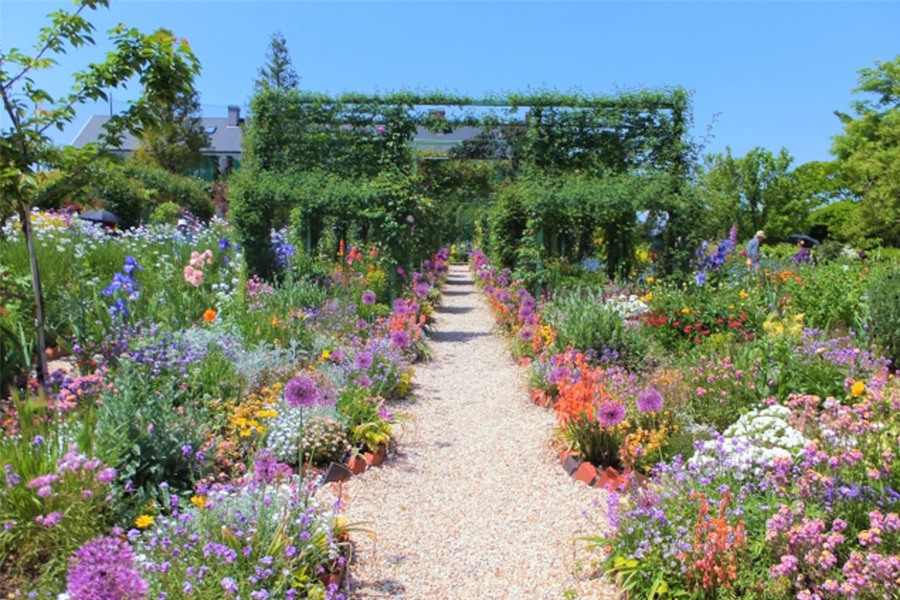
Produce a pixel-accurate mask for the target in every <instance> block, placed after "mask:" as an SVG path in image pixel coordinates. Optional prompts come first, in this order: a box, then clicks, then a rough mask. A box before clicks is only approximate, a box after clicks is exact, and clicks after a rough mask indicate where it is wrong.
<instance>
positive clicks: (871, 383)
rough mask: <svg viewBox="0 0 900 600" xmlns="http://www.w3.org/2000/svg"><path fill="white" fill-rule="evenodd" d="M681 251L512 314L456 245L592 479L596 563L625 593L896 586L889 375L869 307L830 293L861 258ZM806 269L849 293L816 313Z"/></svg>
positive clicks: (871, 590) (488, 267)
mask: <svg viewBox="0 0 900 600" xmlns="http://www.w3.org/2000/svg"><path fill="white" fill-rule="evenodd" d="M701 252H703V249H701ZM697 264H698V270H697V274H696V275H697V276H696V277H694V278H693V281H692V282H691V283H690V284H688V285H687V286H682V285H678V286H668V285H666V283H665V282H664V281H660V280H659V279H658V278H654V277H652V276H645V277H643V278H642V284H641V283H639V287H638V288H637V289H635V288H633V287H632V288H630V289H632V290H635V292H633V293H630V294H626V293H625V292H623V291H621V290H617V289H615V288H613V289H605V290H577V289H576V290H575V291H574V292H568V293H561V294H557V295H556V296H554V297H552V298H544V300H543V301H542V302H535V303H533V304H532V303H531V302H530V301H529V303H528V306H527V307H526V308H525V310H524V311H522V313H521V314H520V311H521V310H522V306H523V299H526V298H531V296H530V295H529V294H527V293H525V294H522V295H520V293H521V292H519V290H520V286H521V283H520V282H519V281H517V280H516V276H515V274H514V273H511V272H509V271H503V270H500V269H497V268H495V267H494V266H493V265H492V264H491V262H490V260H489V259H488V258H487V257H486V256H485V255H484V254H483V253H481V252H479V251H475V252H473V254H472V267H473V270H474V272H475V274H476V281H477V282H479V284H480V285H481V286H482V288H483V290H484V292H485V294H486V296H487V298H488V300H489V302H490V304H491V307H492V310H493V311H494V315H495V317H496V319H497V323H498V326H499V327H500V328H501V330H503V331H505V332H507V333H508V334H509V335H510V349H511V351H512V353H513V355H514V356H525V357H527V358H528V369H529V372H530V377H531V383H532V387H533V392H532V400H533V401H534V402H535V404H539V405H541V406H546V407H547V408H550V409H552V410H553V411H554V412H555V414H556V417H557V421H558V423H559V428H558V432H557V435H556V436H555V440H556V443H557V444H558V445H559V447H560V450H561V455H560V458H561V462H563V465H564V468H566V470H567V471H569V472H570V474H571V475H573V477H574V478H575V479H577V480H580V481H583V482H584V483H586V484H589V485H591V484H593V485H595V486H598V485H599V487H604V488H607V489H608V490H610V492H609V493H608V496H607V497H606V498H605V502H606V506H607V510H606V515H605V517H606V518H605V519H604V520H603V521H602V522H598V523H597V530H598V533H597V535H595V536H590V537H588V538H585V541H586V542H587V543H588V545H589V547H590V548H592V549H594V550H595V551H596V552H597V553H598V554H597V557H598V563H599V565H600V572H601V573H603V574H604V575H605V576H607V577H609V578H611V579H612V580H613V581H616V582H618V583H619V584H620V585H621V586H622V588H623V589H624V590H627V591H628V592H629V594H630V595H632V596H634V597H642V598H643V597H658V598H669V597H679V596H690V597H698V598H714V597H715V598H760V599H762V598H785V599H786V598H798V599H813V598H818V599H823V600H824V599H827V598H873V599H874V598H879V599H880V598H893V597H898V596H900V589H898V588H900V585H898V581H900V579H898V575H900V536H898V534H897V532H898V530H900V518H898V516H897V515H898V513H900V480H897V477H898V476H897V468H896V465H894V461H895V460H896V457H897V455H898V452H900V424H898V421H897V416H896V415H897V409H898V408H900V382H898V380H897V379H896V378H895V377H894V376H893V375H892V374H891V372H890V371H889V367H890V361H889V360H887V359H886V358H884V357H883V356H882V354H881V352H882V351H883V350H884V348H883V347H881V346H878V345H876V343H877V338H874V337H870V335H869V332H870V331H871V330H873V329H874V330H876V331H878V330H881V331H884V330H885V324H883V323H874V322H870V321H867V320H865V318H864V316H862V315H860V316H854V315H852V314H851V313H850V312H847V311H846V310H845V307H847V306H850V305H852V303H854V302H856V303H857V305H864V304H865V302H866V298H865V296H863V295H862V294H863V292H864V291H865V289H864V288H860V287H859V286H858V285H857V282H858V281H860V280H863V279H864V278H865V275H866V274H868V273H869V269H870V267H869V266H868V265H865V264H862V265H851V266H850V267H849V268H851V269H852V270H853V271H852V273H851V275H850V276H849V277H845V278H844V279H845V281H844V282H840V281H837V280H835V279H833V278H832V275H833V274H834V273H835V271H836V270H837V269H838V268H839V267H838V266H837V265H835V266H833V267H828V266H824V267H823V266H818V267H810V266H805V265H793V266H792V267H791V268H790V269H784V268H781V267H775V266H774V265H773V266H771V267H770V268H769V269H768V270H767V269H766V268H765V266H764V267H762V268H761V269H760V270H759V271H758V272H757V271H756V270H755V269H748V268H746V267H744V266H742V265H741V263H740V261H739V259H737V258H732V257H731V255H730V249H729V245H728V244H727V243H725V244H723V245H719V246H718V247H717V249H716V250H715V251H714V252H713V253H712V254H710V255H708V256H707V255H706V254H705V252H704V253H703V257H701V260H698V263H697ZM840 268H842V270H845V269H846V268H848V266H847V265H841V267H840ZM875 268H877V269H881V270H882V274H881V275H876V278H878V279H879V280H881V279H880V278H884V277H885V273H886V274H887V277H890V275H889V273H890V272H891V269H896V267H895V266H894V267H891V266H889V265H881V266H876V267H875ZM826 282H827V283H829V284H831V285H844V286H845V287H844V289H845V293H846V294H849V298H847V299H841V300H840V302H839V303H836V304H834V305H833V308H834V309H835V312H832V313H829V312H827V311H826V307H824V306H823V305H821V304H820V303H818V301H817V300H815V299H814V298H813V297H812V296H810V295H808V294H807V292H806V290H807V288H808V286H810V285H814V284H818V285H821V284H825V283H826ZM878 285H881V284H878ZM641 288H643V289H641ZM821 293H822V294H823V295H825V296H827V297H833V296H834V293H833V292H832V291H830V290H827V289H826V290H822V292H821ZM854 294H855V295H854ZM638 302H639V303H640V304H638ZM623 304H624V305H626V306H628V309H626V310H622V309H621V306H622V305H623ZM847 315H849V316H847ZM835 317H837V318H838V319H840V320H839V321H835V320H832V319H834V318H835ZM526 319H527V320H526ZM835 323H838V324H839V325H840V326H841V328H840V329H837V330H835V329H834V327H833V326H834V324H835ZM527 328H532V329H534V330H535V331H536V332H537V331H539V332H540V336H539V340H538V342H536V343H534V344H532V343H528V344H524V343H523V338H522V335H521V333H520V332H521V331H523V330H525V329H527ZM526 337H527V336H526ZM531 339H534V338H530V340H531ZM882 339H884V338H882ZM610 467H612V468H614V469H616V470H618V471H622V472H624V473H625V475H624V478H622V479H619V478H616V477H612V476H609V475H607V476H606V477H605V478H604V479H603V480H602V481H601V477H602V476H603V475H604V474H607V473H613V474H615V472H614V471H610V472H607V471H606V470H607V469H608V468H610ZM643 475H646V477H644V476H643ZM600 501H601V502H602V501H604V499H601V500H600Z"/></svg>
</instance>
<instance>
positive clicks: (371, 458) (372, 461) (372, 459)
mask: <svg viewBox="0 0 900 600" xmlns="http://www.w3.org/2000/svg"><path fill="white" fill-rule="evenodd" d="M386 454H387V450H386V449H385V447H384V446H378V450H377V451H375V452H366V453H365V454H363V456H364V457H365V459H366V464H367V465H369V466H370V467H377V466H378V465H380V464H381V463H383V462H384V457H385V455H386Z"/></svg>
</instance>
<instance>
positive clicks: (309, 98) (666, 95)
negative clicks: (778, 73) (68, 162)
mask: <svg viewBox="0 0 900 600" xmlns="http://www.w3.org/2000/svg"><path fill="white" fill-rule="evenodd" d="M437 107H441V108H449V109H454V110H451V111H446V112H444V113H443V114H441V115H440V116H439V115H438V114H437V113H436V112H435V110H434V109H435V108H437ZM522 109H526V112H525V114H524V115H523V114H522ZM448 112H449V114H448ZM454 112H455V113H458V114H454ZM250 113H251V116H250V125H249V127H248V129H247V133H246V135H245V137H244V150H245V158H246V160H245V169H249V170H250V172H251V173H253V175H252V176H249V174H248V173H244V175H245V176H244V177H240V178H238V179H237V181H236V183H237V185H236V186H235V188H236V189H235V199H234V200H233V212H232V214H233V216H234V218H235V222H236V224H237V225H238V228H239V230H240V232H241V237H242V238H243V239H242V241H243V243H244V244H245V246H247V248H248V260H249V261H250V262H252V263H254V265H253V267H252V268H253V269H254V270H255V271H257V272H260V273H261V274H266V273H267V272H268V271H269V269H270V267H269V266H266V265H271V256H270V251H269V250H268V249H267V248H266V244H267V242H268V231H269V229H270V228H271V226H272V225H273V224H275V223H276V221H278V222H280V223H283V222H285V221H286V218H285V217H286V210H285V209H287V210H288V211H289V210H290V208H292V207H299V210H300V211H301V213H302V214H303V216H304V220H305V221H306V223H307V225H306V227H310V226H312V224H313V223H323V222H324V220H325V219H328V218H331V217H334V218H339V219H346V218H347V215H346V214H345V212H346V211H345V208H346V206H344V205H345V204H348V203H341V202H333V201H330V202H311V199H310V197H309V187H308V186H306V185H300V180H302V179H303V178H304V177H305V176H307V175H312V174H313V173H330V174H332V175H335V176H337V177H339V178H344V179H348V180H353V181H357V182H365V181H372V180H374V179H375V178H377V177H379V176H380V175H382V174H385V173H386V172H395V173H397V174H403V175H407V176H409V175H411V173H414V172H415V164H416V161H415V155H414V153H413V150H412V142H413V139H414V137H415V135H416V133H417V131H418V127H424V128H426V129H427V130H429V131H432V132H438V131H442V130H444V131H446V130H448V129H453V128H458V127H462V126H469V127H478V128H481V129H482V131H484V132H499V133H500V135H499V136H495V140H496V141H495V142H489V143H496V144H497V145H499V146H505V145H507V144H509V143H510V142H509V141H508V140H506V139H504V136H503V133H504V131H510V128H512V127H513V126H517V127H518V128H519V129H520V130H521V129H522V128H523V127H524V132H525V133H524V135H521V136H519V137H518V139H516V140H515V144H516V148H515V151H516V152H517V154H518V157H519V159H520V162H521V164H522V166H523V167H524V168H525V169H526V170H534V171H542V172H549V173H567V172H568V173H571V172H585V173H594V174H596V175H598V176H599V175H602V174H610V173H612V174H616V173H618V174H621V173H628V172H635V171H645V172H647V171H654V172H664V173H666V174H668V175H670V176H673V177H672V178H671V181H673V182H674V183H673V185H675V186H680V182H682V181H684V179H685V178H686V174H687V170H688V163H689V152H690V144H689V142H688V140H687V130H688V128H689V126H690V118H691V117H690V93H689V92H687V91H685V90H683V89H682V88H680V87H676V88H663V89H659V90H640V91H633V92H622V93H620V94H618V95H616V96H604V95H595V94H583V93H580V92H569V93H559V92H555V91H548V90H539V91H528V92H525V93H509V94H503V95H488V96H486V97H484V98H482V99H476V98H472V97H469V96H462V95H456V94H450V93H446V92H427V93H423V92H412V91H400V92H389V93H384V94H360V93H344V94H339V95H336V96H331V95H327V94H319V93H311V92H300V91H296V90H289V91H283V90H265V91H262V92H260V93H258V94H256V96H254V98H253V99H252V101H251V110H250ZM496 138H499V139H496ZM504 153H505V151H504ZM272 176H274V177H276V178H277V179H278V180H279V181H277V182H275V181H273V182H267V178H269V177H272ZM289 180H292V181H294V182H296V184H291V183H289V182H288V181H289ZM241 182H244V183H243V184H242V183H241ZM251 186H252V187H254V188H255V189H252V190H251V189H250V187H251ZM406 187H407V188H408V189H409V193H410V194H415V193H416V192H415V189H414V186H413V187H410V186H406ZM270 188H271V191H272V193H269V192H268V191H266V190H267V189H270ZM393 189H394V190H395V191H396V190H397V188H396V187H395V188H393ZM301 190H302V191H301ZM355 196H356V195H355ZM365 196H366V197H367V198H368V200H367V201H369V202H371V205H370V206H365V207H362V206H359V205H358V202H359V198H354V199H353V200H354V201H353V202H350V203H349V204H352V205H355V206H356V207H358V208H359V209H360V211H359V215H360V216H359V218H360V219H366V220H369V221H372V220H373V219H374V220H376V221H379V222H381V223H382V224H384V221H385V215H384V214H382V213H385V212H386V213H391V206H392V205H393V204H394V203H395V202H396V201H397V198H398V197H397V196H396V194H394V193H392V194H391V195H390V197H391V200H390V201H389V202H388V201H387V200H385V202H386V203H385V205H384V206H380V203H381V200H382V199H383V198H382V197H381V195H380V194H371V195H370V194H366V195H365ZM286 205H287V206H286ZM300 205H303V206H302V207H301V206H300ZM332 209H334V210H338V211H339V212H340V213H341V214H331V213H332V212H333V210H332ZM279 215H280V216H279ZM394 216H395V217H397V218H400V217H399V216H398V215H394ZM273 219H274V220H273ZM308 237H311V238H314V237H316V236H315V235H312V236H309V235H308ZM254 245H256V246H259V248H257V249H255V250H254V249H253V248H252V246H254ZM254 253H256V254H258V256H257V257H256V258H251V255H253V254H254Z"/></svg>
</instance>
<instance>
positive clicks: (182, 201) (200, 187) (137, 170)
mask: <svg viewBox="0 0 900 600" xmlns="http://www.w3.org/2000/svg"><path fill="white" fill-rule="evenodd" d="M122 171H123V173H125V175H127V176H128V177H131V178H132V179H135V180H137V181H140V182H141V184H143V186H144V187H145V188H146V189H147V190H149V191H150V193H151V194H152V198H153V200H152V204H153V205H154V206H158V205H160V204H165V203H166V202H174V203H175V204H177V205H178V206H179V207H181V208H184V209H187V210H189V211H190V212H191V214H192V215H194V216H195V217H196V218H198V219H200V220H201V221H209V220H210V219H212V217H213V215H214V214H215V208H214V207H213V203H212V200H211V199H210V197H209V194H207V192H206V188H205V186H204V183H203V181H201V180H199V179H196V178H193V177H185V176H182V175H175V174H173V173H169V172H168V171H165V170H163V169H160V168H158V167H153V166H148V165H141V164H138V163H134V162H131V163H128V164H126V165H125V166H124V167H122Z"/></svg>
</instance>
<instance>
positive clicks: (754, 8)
mask: <svg viewBox="0 0 900 600" xmlns="http://www.w3.org/2000/svg"><path fill="white" fill-rule="evenodd" d="M71 7H72V4H71V2H62V1H58V0H56V1H53V0H0V44H2V47H3V50H4V51H6V50H8V49H9V48H11V47H18V48H22V49H27V48H30V47H32V46H33V45H34V43H35V41H36V40H37V36H38V32H39V29H40V28H41V27H42V26H44V25H45V24H46V23H47V22H48V21H47V19H46V15H47V14H48V13H50V12H53V11H55V10H58V9H59V8H65V9H67V10H69V9H70V8H71ZM89 20H91V22H92V23H94V25H95V26H96V27H97V31H98V33H97V35H96V36H95V39H96V40H97V42H98V44H97V46H96V47H95V48H92V49H80V50H75V51H72V52H70V53H69V54H68V55H66V56H62V57H61V58H60V66H59V67H57V68H54V69H52V71H50V72H46V73H43V74H41V76H40V77H38V78H37V81H38V83H40V84H42V85H44V86H45V87H46V88H47V89H48V90H50V91H51V92H53V93H57V94H60V93H63V92H64V91H66V89H67V88H68V86H69V85H71V78H70V75H71V73H72V72H74V71H75V70H78V69H81V68H83V67H84V66H85V65H86V64H87V63H88V62H91V61H99V60H101V59H102V57H103V55H104V53H105V52H106V51H107V50H109V49H110V46H109V45H108V44H107V43H106V36H105V32H106V31H107V30H108V29H110V28H111V27H112V26H114V25H115V24H117V23H120V22H122V23H125V24H126V25H128V26H129V27H136V28H138V29H140V30H141V31H145V32H149V31H152V30H154V29H156V28H158V27H166V28H168V29H171V30H172V31H174V33H175V34H176V35H178V36H180V37H185V38H187V39H188V40H189V41H190V43H191V46H192V48H193V50H194V52H195V54H196V55H197V57H198V58H199V59H200V61H201V63H202V65H203V73H202V76H201V77H200V78H199V80H198V81H197V88H198V89H199V91H200V94H201V102H202V103H203V105H204V113H205V114H206V116H225V115H226V112H227V108H226V107H227V105H229V104H239V105H243V106H246V105H247V104H248V102H249V98H250V96H251V94H252V82H253V79H254V77H255V76H256V73H257V70H258V69H259V67H260V66H261V65H262V64H263V63H264V60H265V54H266V50H267V47H268V43H269V39H270V36H271V34H272V33H273V32H274V31H275V30H280V31H281V32H282V33H283V34H284V36H285V38H286V39H287V43H288V48H289V50H290V52H291V57H292V59H293V62H294V66H295V68H296V69H297V71H298V73H299V74H300V76H301V77H302V79H301V82H300V83H301V87H303V88H304V89H309V90H313V91H317V92H331V93H337V92H343V91H359V92H373V91H376V90H378V91H388V90H395V89H400V88H413V89H426V90H431V89H444V90H448V91H452V92H458V93H461V94H467V95H471V96H476V97H480V96H482V95H484V94H485V93H486V92H504V91H524V90H525V89H526V88H528V87H529V86H530V87H532V88H536V87H541V86H546V87H550V88H554V89H557V90H561V91H566V90H570V89H573V88H577V89H580V90H582V91H584V92H589V93H599V94H606V93H613V92H615V90H616V89H630V88H636V87H651V88H652V87H657V86H662V85H681V86H683V87H684V88H686V89H689V90H692V91H693V92H694V120H695V126H694V135H695V137H696V138H698V139H699V138H701V137H703V135H704V134H705V131H706V127H707V125H709V124H710V123H711V122H712V121H713V118H714V117H713V116H714V115H716V114H718V115H719V116H718V118H717V119H716V121H715V124H714V126H713V136H714V137H713V139H711V140H710V141H709V143H708V144H707V146H706V151H708V152H722V151H724V149H725V147H726V146H731V148H732V150H733V152H734V153H735V154H738V155H743V154H744V153H746V152H747V151H748V150H750V149H752V148H754V147H756V146H762V147H765V148H768V149H770V150H773V151H777V150H778V149H780V148H781V147H782V146H784V147H786V148H787V149H788V150H789V151H790V152H791V154H792V155H793V156H794V157H795V159H796V163H795V164H802V163H804V162H807V161H811V160H829V159H830V155H829V153H828V150H829V148H830V145H831V141H830V138H831V136H833V135H835V134H837V133H839V132H840V130H841V127H840V122H839V121H838V119H837V117H835V116H834V111H835V110H848V108H849V103H850V102H851V101H852V100H853V98H854V96H853V94H852V93H851V92H852V89H853V88H854V87H855V86H856V81H857V71H858V70H859V69H860V68H862V67H868V66H873V63H874V61H875V60H883V61H887V60H891V59H893V58H894V57H895V56H897V55H898V54H900V35H898V34H897V32H898V31H900V3H894V2H874V3H868V2H852V3H851V2H847V3H843V2H791V3H768V2H750V3H739V2H734V3H732V2H727V3H712V2H699V3H688V2H685V3H682V2H655V3H643V2H641V3H639V2H363V3H357V2H294V1H287V0H285V1H279V2H266V1H258V2H237V1H234V2H222V1H217V0H205V1H201V0H196V1H190V2H185V1H176V0H155V1H150V0H143V1H139V0H113V1H112V2H111V7H110V8H109V9H100V10H99V11H98V12H96V13H94V14H91V15H90V17H89ZM134 93H135V91H134V90H133V89H132V90H123V91H116V92H114V98H115V99H116V100H117V101H118V100H122V101H125V100H128V99H131V98H133V97H134ZM107 111H108V107H106V106H103V107H95V106H90V107H83V108H82V109H80V110H79V112H78V117H77V119H76V120H75V122H74V123H73V125H72V126H70V127H68V128H67V129H66V131H65V132H64V133H62V134H59V135H58V136H57V137H56V138H55V139H56V140H57V141H58V142H61V143H70V142H71V141H72V139H73V138H74V136H75V134H76V133H77V132H78V130H79V129H80V127H81V126H82V125H83V123H84V121H86V120H87V118H88V117H89V116H90V115H91V114H104V113H105V112H107Z"/></svg>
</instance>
